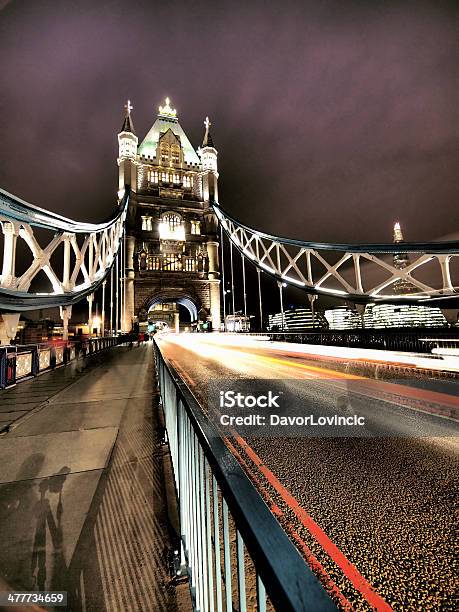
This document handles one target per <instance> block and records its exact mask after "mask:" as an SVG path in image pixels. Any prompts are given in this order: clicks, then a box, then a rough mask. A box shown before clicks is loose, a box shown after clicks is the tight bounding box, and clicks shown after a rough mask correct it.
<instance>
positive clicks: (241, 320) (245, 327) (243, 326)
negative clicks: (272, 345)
mask: <svg viewBox="0 0 459 612" xmlns="http://www.w3.org/2000/svg"><path fill="white" fill-rule="evenodd" d="M225 327H226V331H228V332H248V331H250V317H249V316H246V315H243V314H237V313H236V314H234V315H227V316H226V318H225Z"/></svg>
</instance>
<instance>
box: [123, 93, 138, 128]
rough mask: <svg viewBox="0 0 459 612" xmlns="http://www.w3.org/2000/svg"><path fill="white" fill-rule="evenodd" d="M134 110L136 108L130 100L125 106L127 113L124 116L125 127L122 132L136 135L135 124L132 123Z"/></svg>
mask: <svg viewBox="0 0 459 612" xmlns="http://www.w3.org/2000/svg"><path fill="white" fill-rule="evenodd" d="M133 108H134V107H133V106H132V104H131V101H130V100H128V101H127V102H126V104H125V105H124V109H125V111H126V113H125V116H124V121H123V127H122V128H121V131H122V132H132V134H135V130H134V124H133V122H132V117H131V110H132V109H133Z"/></svg>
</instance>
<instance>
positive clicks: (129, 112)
mask: <svg viewBox="0 0 459 612" xmlns="http://www.w3.org/2000/svg"><path fill="white" fill-rule="evenodd" d="M124 108H125V109H126V113H127V114H128V115H130V114H131V110H132V109H133V108H134V107H133V106H132V104H131V101H130V100H128V101H127V102H126V104H125V105H124Z"/></svg>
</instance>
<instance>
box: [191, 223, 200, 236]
mask: <svg viewBox="0 0 459 612" xmlns="http://www.w3.org/2000/svg"><path fill="white" fill-rule="evenodd" d="M191 233H192V234H200V233H201V223H200V222H199V221H192V222H191Z"/></svg>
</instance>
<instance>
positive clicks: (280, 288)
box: [277, 281, 287, 331]
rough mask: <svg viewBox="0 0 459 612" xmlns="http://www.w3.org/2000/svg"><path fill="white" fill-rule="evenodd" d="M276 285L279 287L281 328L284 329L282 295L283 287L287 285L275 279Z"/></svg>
mask: <svg viewBox="0 0 459 612" xmlns="http://www.w3.org/2000/svg"><path fill="white" fill-rule="evenodd" d="M277 286H278V287H279V298H280V307H281V329H282V331H284V327H285V319H284V296H283V288H284V287H286V286H287V284H286V283H281V281H277Z"/></svg>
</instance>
